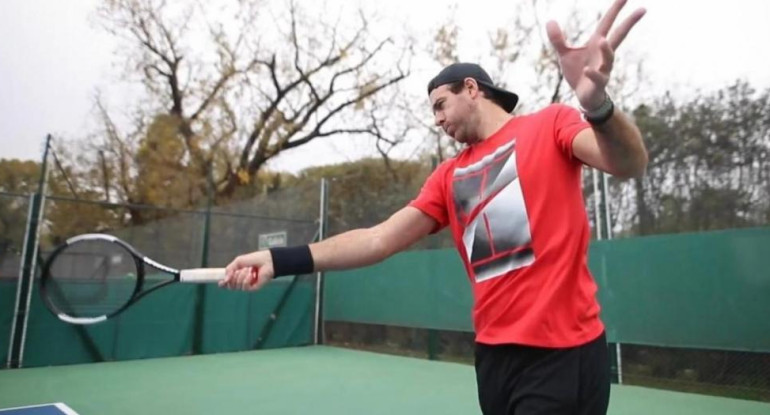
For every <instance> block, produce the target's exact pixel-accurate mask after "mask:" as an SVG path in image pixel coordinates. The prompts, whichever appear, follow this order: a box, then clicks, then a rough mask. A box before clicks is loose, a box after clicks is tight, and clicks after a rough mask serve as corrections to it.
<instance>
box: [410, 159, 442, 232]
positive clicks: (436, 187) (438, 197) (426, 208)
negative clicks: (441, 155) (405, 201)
mask: <svg viewBox="0 0 770 415" xmlns="http://www.w3.org/2000/svg"><path fill="white" fill-rule="evenodd" d="M448 169H449V161H446V162H444V163H442V164H441V165H440V166H439V167H438V168H437V169H436V170H434V171H433V173H431V175H430V176H428V179H427V180H426V181H425V184H423V186H422V189H421V190H420V194H419V195H417V197H416V198H415V199H414V200H412V201H411V202H410V203H409V206H411V207H414V208H417V209H419V210H420V211H422V212H423V213H425V214H426V215H428V216H430V217H432V218H433V219H435V220H436V222H437V223H438V226H436V228H435V229H434V230H433V232H432V233H436V232H438V231H440V230H441V229H443V228H444V227H446V226H447V225H448V224H449V212H448V211H447V202H446V187H445V185H446V172H447V170H448Z"/></svg>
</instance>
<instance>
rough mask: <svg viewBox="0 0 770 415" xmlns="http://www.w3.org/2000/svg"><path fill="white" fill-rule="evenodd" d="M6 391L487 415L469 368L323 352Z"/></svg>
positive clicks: (83, 408)
mask: <svg viewBox="0 0 770 415" xmlns="http://www.w3.org/2000/svg"><path fill="white" fill-rule="evenodd" d="M0 391H1V392H0V407H3V408H8V407H17V406H26V405H37V404H43V403H49V402H63V403H65V404H66V405H68V406H69V407H70V408H72V409H73V410H74V411H76V413H78V414H81V415H91V414H148V415H152V414H169V413H176V414H186V415H196V414H200V415H203V414H222V415H223V414H243V413H259V414H307V413H315V414H329V415H331V414H372V415H376V414H383V415H384V414H438V413H440V414H474V413H480V411H479V409H478V406H477V403H476V393H475V380H474V371H473V367H472V366H469V365H463V364H457V363H448V362H436V361H429V360H423V359H414V358H407V357H400V356H390V355H384V354H377V353H370V352H362V351H355V350H348V349H341V348H333V347H326V346H309V347H295V348H285V349H273V350H262V351H251V352H239V353H224V354H214V355H204V356H186V357H174V358H163V359H144V360H135V361H123V362H107V363H95V364H84V365H70V366H58V367H48V368H33V369H22V370H12V371H2V372H0ZM22 413H25V412H22ZM26 413H29V412H26ZM26 413H25V414H26ZM51 413H56V412H51ZM609 413H610V414H612V415H636V414H639V415H641V414H660V415H667V414H672V415H673V414H677V415H682V414H685V415H686V414H699V415H710V414H714V415H716V414H743V415H754V414H756V415H759V414H768V413H770V405H768V404H764V403H759V402H750V401H742V400H735V399H726V398H717V397H709V396H703V395H694V394H685V393H676V392H667V391H660V390H654V389H646V388H640V387H634V386H618V385H613V388H612V400H611V403H610V411H609Z"/></svg>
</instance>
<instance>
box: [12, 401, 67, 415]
mask: <svg viewBox="0 0 770 415" xmlns="http://www.w3.org/2000/svg"><path fill="white" fill-rule="evenodd" d="M45 406H53V407H54V408H56V409H58V410H60V411H61V412H62V413H63V414H65V415H78V413H77V412H75V410H74V409H72V408H70V407H69V406H67V405H66V404H64V403H62V402H57V403H45V404H42V405H29V406H17V407H14V408H2V409H0V414H2V413H3V412H6V411H15V410H18V409H31V408H42V407H45Z"/></svg>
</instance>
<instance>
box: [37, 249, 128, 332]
mask: <svg viewBox="0 0 770 415" xmlns="http://www.w3.org/2000/svg"><path fill="white" fill-rule="evenodd" d="M48 272H49V276H48V281H47V295H48V300H49V301H50V303H51V304H52V305H53V307H54V308H55V309H56V310H57V311H58V312H60V313H63V314H66V315H68V316H70V317H99V316H103V315H108V314H111V313H113V312H115V311H117V310H119V309H120V308H121V307H123V306H124V305H125V304H127V303H128V302H129V300H130V299H131V297H132V295H133V293H134V291H135V289H136V286H137V269H136V263H135V261H134V258H133V256H132V255H131V254H130V253H129V252H128V251H126V250H125V249H123V248H122V247H120V246H118V245H116V244H112V243H103V242H100V241H82V242H76V243H73V244H72V245H70V246H68V247H66V248H65V249H63V250H62V251H60V252H59V253H58V254H57V256H56V257H55V258H54V259H53V260H52V262H51V264H50V267H49V270H48Z"/></svg>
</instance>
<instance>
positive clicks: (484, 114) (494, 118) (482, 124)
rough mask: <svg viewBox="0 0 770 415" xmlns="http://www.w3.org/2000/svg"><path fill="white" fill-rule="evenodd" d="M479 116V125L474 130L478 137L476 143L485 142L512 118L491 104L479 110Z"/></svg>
mask: <svg viewBox="0 0 770 415" xmlns="http://www.w3.org/2000/svg"><path fill="white" fill-rule="evenodd" d="M479 115H480V117H479V124H478V128H477V130H476V133H477V134H478V137H479V140H478V141H477V142H482V141H484V140H486V139H487V138H489V137H490V136H492V135H493V134H494V133H496V132H497V131H498V130H500V129H501V128H503V126H504V125H505V123H507V122H508V121H510V120H511V118H513V115H511V114H508V113H507V112H505V111H504V110H503V109H502V108H500V107H498V106H497V105H496V104H493V103H489V104H487V105H485V108H481V111H479Z"/></svg>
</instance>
